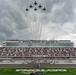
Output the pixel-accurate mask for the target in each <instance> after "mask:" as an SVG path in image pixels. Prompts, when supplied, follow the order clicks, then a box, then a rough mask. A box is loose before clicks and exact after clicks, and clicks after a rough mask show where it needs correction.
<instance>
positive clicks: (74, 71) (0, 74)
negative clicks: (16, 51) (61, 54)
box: [0, 68, 76, 75]
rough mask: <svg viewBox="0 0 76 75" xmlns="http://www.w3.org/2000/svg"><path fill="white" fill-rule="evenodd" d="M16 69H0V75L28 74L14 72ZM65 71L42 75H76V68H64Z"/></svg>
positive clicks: (25, 74) (26, 74)
mask: <svg viewBox="0 0 76 75" xmlns="http://www.w3.org/2000/svg"><path fill="white" fill-rule="evenodd" d="M17 69H18V68H17ZM17 69H16V68H0V75H29V73H22V72H16V70H17ZM19 69H22V68H19ZM23 69H26V68H23ZM50 69H53V68H50ZM54 69H57V68H54ZM63 69H64V68H63ZM65 69H66V70H67V72H44V75H76V68H65ZM45 70H46V69H45Z"/></svg>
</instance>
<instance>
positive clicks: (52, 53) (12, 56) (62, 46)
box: [0, 40, 76, 68]
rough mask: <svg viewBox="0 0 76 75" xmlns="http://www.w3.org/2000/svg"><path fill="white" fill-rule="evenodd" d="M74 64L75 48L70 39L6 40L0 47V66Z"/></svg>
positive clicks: (63, 65)
mask: <svg viewBox="0 0 76 75" xmlns="http://www.w3.org/2000/svg"><path fill="white" fill-rule="evenodd" d="M75 64H76V48H75V47H74V44H73V42H71V41H70V40H49V41H47V40H6V41H4V42H3V46H2V47H0V67H8V66H9V67H27V68H28V67H29V68H31V67H32V68H33V67H37V68H46V67H47V68H50V67H53V68H54V67H59V66H60V67H76V65H75ZM69 65H70V66H69Z"/></svg>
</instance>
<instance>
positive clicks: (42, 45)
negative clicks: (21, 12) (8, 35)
mask: <svg viewBox="0 0 76 75" xmlns="http://www.w3.org/2000/svg"><path fill="white" fill-rule="evenodd" d="M32 9H34V11H35V12H36V11H38V10H41V11H45V10H46V8H45V7H43V6H42V5H41V4H38V3H37V2H36V1H35V3H33V4H30V6H29V7H28V8H26V11H28V13H29V11H30V10H32ZM35 12H34V13H35ZM36 13H37V12H36ZM34 15H35V14H34ZM40 17H41V15H40V16H39V15H38V16H37V15H35V16H34V18H35V19H33V17H31V18H32V19H31V21H30V22H31V23H30V25H29V29H30V32H31V37H33V40H6V41H3V46H2V47H0V67H7V68H8V67H9V68H10V67H12V68H71V67H73V68H74V67H76V48H75V47H74V43H73V42H72V41H70V40H40V37H41V32H42V23H41V21H42V20H40Z"/></svg>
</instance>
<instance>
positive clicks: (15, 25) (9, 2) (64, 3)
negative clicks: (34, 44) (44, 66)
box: [0, 0, 76, 44]
mask: <svg viewBox="0 0 76 75" xmlns="http://www.w3.org/2000/svg"><path fill="white" fill-rule="evenodd" d="M36 1H37V2H38V3H39V4H42V6H45V7H46V11H45V12H41V11H40V12H39V14H40V13H41V14H42V15H43V16H42V21H43V23H42V24H43V28H42V34H41V39H42V40H46V39H47V40H51V39H52V40H57V39H62V40H72V41H74V43H75V41H76V0H36ZM34 2H35V0H0V44H1V43H2V41H4V40H7V39H24V40H27V39H28V40H29V39H32V38H31V35H30V31H29V24H30V23H29V22H30V19H29V13H31V14H32V13H33V12H32V11H33V10H32V11H29V12H28V13H27V12H26V11H25V8H26V7H28V6H29V5H30V4H33V3H34Z"/></svg>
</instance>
